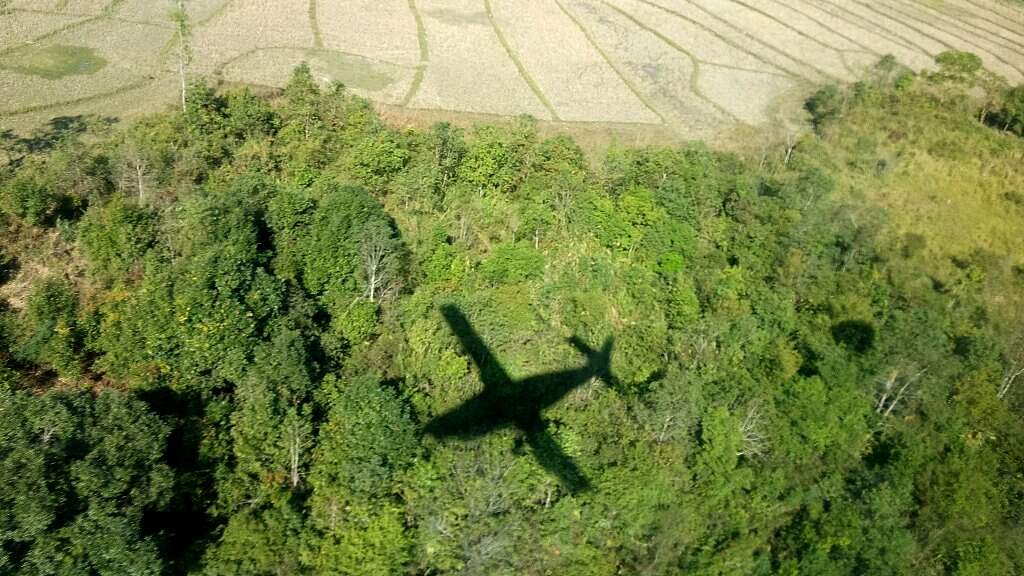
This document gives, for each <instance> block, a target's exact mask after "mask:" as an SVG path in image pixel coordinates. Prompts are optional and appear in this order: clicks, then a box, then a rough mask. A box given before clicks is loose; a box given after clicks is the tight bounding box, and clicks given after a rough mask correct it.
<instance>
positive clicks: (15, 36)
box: [0, 12, 82, 50]
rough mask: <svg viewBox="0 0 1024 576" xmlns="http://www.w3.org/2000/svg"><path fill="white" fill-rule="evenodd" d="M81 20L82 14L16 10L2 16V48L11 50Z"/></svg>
mask: <svg viewBox="0 0 1024 576" xmlns="http://www.w3.org/2000/svg"><path fill="white" fill-rule="evenodd" d="M80 20H82V17H81V16H69V15H66V14H44V13H40V12H14V13H12V14H8V15H6V16H0V21H2V22H3V25H2V26H0V48H2V49H8V50H9V49H11V48H13V47H16V46H18V45H20V44H23V43H26V42H31V41H32V40H34V39H36V38H38V37H40V36H43V35H45V34H49V33H51V32H54V31H56V30H60V29H61V28H64V27H65V26H68V25H70V24H73V23H75V22H78V21H80Z"/></svg>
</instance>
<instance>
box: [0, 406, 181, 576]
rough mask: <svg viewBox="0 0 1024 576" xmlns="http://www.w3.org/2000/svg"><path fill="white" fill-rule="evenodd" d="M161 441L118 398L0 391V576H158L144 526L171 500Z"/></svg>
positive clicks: (144, 415) (161, 434) (157, 425)
mask: <svg viewBox="0 0 1024 576" xmlns="http://www.w3.org/2000/svg"><path fill="white" fill-rule="evenodd" d="M167 435H168V427H167V426H166V424H164V423H163V422H161V420H160V419H159V418H157V417H156V416H154V415H153V414H152V413H150V412H149V411H148V410H147V409H146V407H145V405H143V404H142V403H141V402H139V401H138V400H135V399H133V398H131V397H129V396H127V395H125V394H123V393H119V392H105V393H103V394H100V395H99V396H96V397H93V396H91V395H90V394H89V393H77V394H64V393H60V392H49V393H47V394H44V395H40V396H35V395H31V394H26V393H22V392H11V391H9V390H4V389H0V438H2V439H3V442H2V443H0V470H2V472H3V475H4V477H5V478H7V479H9V480H10V481H9V482H5V483H4V485H3V487H0V509H2V510H3V511H2V512H0V527H2V529H0V570H2V571H4V572H8V571H10V572H12V573H24V574H52V573H54V571H55V570H58V571H59V572H60V573H65V574H100V575H110V576H113V575H115V574H127V573H131V574H144V575H153V576H156V575H158V574H160V573H161V565H162V561H161V558H160V555H159V553H158V550H157V547H156V543H155V542H154V540H153V539H152V537H150V536H148V535H146V532H145V530H144V528H143V518H144V516H145V515H146V514H147V513H150V512H156V511H159V510H161V509H162V508H163V507H164V506H165V505H166V503H167V501H168V498H169V496H170V489H171V483H172V472H171V470H170V468H169V467H168V466H167V465H166V464H165V463H164V462H163V461H162V459H163V453H164V448H165V442H166V439H167Z"/></svg>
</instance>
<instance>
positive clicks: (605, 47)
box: [0, 0, 1024, 144]
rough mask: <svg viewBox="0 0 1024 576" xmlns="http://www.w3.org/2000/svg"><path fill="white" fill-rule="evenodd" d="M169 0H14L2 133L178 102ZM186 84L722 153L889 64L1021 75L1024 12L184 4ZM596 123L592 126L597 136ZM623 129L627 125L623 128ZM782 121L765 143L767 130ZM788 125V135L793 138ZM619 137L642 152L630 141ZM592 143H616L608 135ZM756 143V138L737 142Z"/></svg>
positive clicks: (433, 2) (944, 5)
mask: <svg viewBox="0 0 1024 576" xmlns="http://www.w3.org/2000/svg"><path fill="white" fill-rule="evenodd" d="M174 4H175V2H172V1H171V0H13V1H12V2H10V3H9V4H8V8H7V9H6V11H5V12H3V13H0V24H2V25H0V56H2V59H3V62H13V64H8V65H7V66H6V67H5V66H3V65H2V64H0V102H3V105H2V109H0V114H2V116H0V122H2V124H3V127H4V128H11V129H15V130H18V131H24V130H27V129H29V128H31V127H33V126H35V125H38V124H39V123H40V122H42V121H45V120H47V119H49V118H52V117H55V116H60V115H68V114H89V113H97V114H101V115H104V116H117V117H130V116H134V115H139V114H142V113H146V112H150V111H154V110H157V109H160V108H161V107H164V106H167V105H169V104H172V103H173V102H174V101H175V98H176V91H175V90H174V88H173V87H174V85H175V82H176V79H175V60H174V59H175V54H176V50H175V49H174V44H173V42H174V40H173V24H172V22H171V20H170V17H169V13H170V11H171V9H172V8H173V7H174ZM186 6H187V8H188V11H189V14H190V21H191V28H192V33H193V40H192V48H193V52H194V55H195V57H194V59H193V61H192V64H191V74H192V75H193V76H198V75H204V76H211V77H213V78H214V79H216V80H218V81H224V82H232V83H249V84H253V85H265V86H271V87H273V86H280V85H281V83H282V82H283V81H284V78H286V72H287V71H288V70H289V69H290V68H291V67H292V66H293V65H295V64H296V63H298V62H299V61H302V60H308V61H310V63H311V66H312V68H313V69H314V71H315V72H316V74H317V78H318V79H319V80H321V81H324V82H325V83H326V82H331V81H341V82H344V83H346V84H347V85H348V86H349V87H350V88H351V89H352V90H353V91H354V92H356V93H358V94H361V95H363V96H366V97H369V98H371V99H373V100H374V101H376V102H378V103H380V104H383V105H388V106H394V105H403V106H405V107H406V108H407V109H408V111H407V112H403V113H402V114H395V112H394V110H390V111H389V116H396V115H397V116H406V117H410V118H412V117H415V118H429V117H433V116H437V115H442V116H446V117H452V116H460V115H465V116H464V118H474V117H476V116H475V115H477V114H484V115H517V114H530V115H533V116H535V117H537V118H539V119H541V120H543V121H547V122H549V123H550V125H551V126H555V127H558V128H559V129H569V130H571V131H573V132H574V133H575V134H613V135H615V134H634V133H639V131H641V130H645V129H646V130H650V133H651V134H652V135H653V136H652V137H651V139H652V140H654V141H661V140H662V138H663V137H664V135H665V134H670V135H671V137H672V139H675V140H681V139H710V140H716V141H722V140H725V141H728V140H731V139H733V138H734V136H735V134H737V133H746V130H747V128H751V127H752V128H756V129H760V130H761V131H762V132H772V133H775V132H778V131H779V129H780V128H782V130H783V131H787V130H789V129H788V128H787V127H790V126H797V125H799V117H798V116H797V115H796V114H795V113H794V111H798V110H799V102H801V101H802V99H803V98H804V97H806V96H807V95H808V94H809V93H810V91H811V90H812V89H813V88H814V86H816V85H819V84H821V83H822V82H827V81H835V80H840V81H846V80H851V79H854V78H856V77H858V76H859V75H860V74H861V73H862V71H863V70H864V69H865V67H866V66H868V65H870V64H871V63H872V62H874V61H875V60H877V59H878V58H879V57H881V56H882V55H885V54H892V55H893V56H895V57H896V58H897V60H899V61H900V62H901V63H903V64H905V65H907V66H909V67H911V68H913V69H922V68H927V67H930V66H931V65H932V59H933V57H934V56H935V55H936V54H937V53H939V52H942V51H945V50H950V49H956V50H963V51H969V52H973V53H975V54H978V55H979V56H980V57H981V58H982V59H983V61H984V63H985V65H986V67H988V68H989V69H990V70H993V71H994V72H996V73H998V74H1000V75H1002V76H1004V77H1005V78H1006V80H1007V81H1009V82H1011V83H1016V82H1020V81H1021V80H1022V79H1024V10H1021V9H1019V8H1018V7H1015V6H1013V5H1011V4H1009V3H1005V2H1002V1H1001V0H945V1H943V2H935V1H933V0H893V1H888V2H879V1H875V0H852V1H839V0H794V1H787V2H783V1H782V0H732V1H729V2H720V1H714V0H594V1H590V0H587V1H583V0H541V1H537V2H530V3H527V4H524V3H520V2H511V1H510V0H459V1H457V2H451V1H445V2H441V1H439V0H386V1H384V0H382V1H373V2H370V1H367V0H344V1H326V0H314V1H312V2H306V1H297V0H186ZM56 45H59V46H70V47H73V48H77V47H82V48H89V49H92V50H94V51H95V52H96V53H97V55H98V56H99V57H100V58H102V59H103V60H104V61H105V62H106V65H105V66H104V67H102V68H101V69H100V70H97V71H94V72H90V73H82V74H71V75H67V76H64V77H60V78H56V79H48V78H46V77H42V76H38V75H32V74H31V73H26V72H25V69H24V68H25V67H24V66H19V65H18V64H19V59H27V58H30V57H31V52H32V50H38V49H40V48H45V47H47V46H56ZM593 123H597V124H600V126H591V125H590V124H593ZM627 125H630V126H627ZM766 127H771V129H770V130H765V128H766ZM789 131H791V130H789ZM626 138H627V139H629V138H632V139H639V140H643V138H639V137H636V136H626ZM599 139H600V140H605V139H608V138H605V137H604V136H602V137H601V138H599ZM741 140H742V141H743V142H744V143H746V144H749V141H748V140H747V139H745V138H744V139H741Z"/></svg>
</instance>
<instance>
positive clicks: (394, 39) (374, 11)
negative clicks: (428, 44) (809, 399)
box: [317, 0, 420, 66]
mask: <svg viewBox="0 0 1024 576" xmlns="http://www.w3.org/2000/svg"><path fill="white" fill-rule="evenodd" d="M317 20H318V22H319V23H320V33H321V35H322V37H323V42H324V48H330V49H334V50H340V51H342V52H348V53H350V54H359V55H361V56H365V57H367V58H371V59H375V60H380V61H383V62H391V63H394V64H400V65H403V66H415V65H417V64H419V62H420V49H419V41H418V40H417V38H416V19H415V17H414V16H413V13H412V11H410V9H409V2H408V0H318V2H317Z"/></svg>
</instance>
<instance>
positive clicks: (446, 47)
mask: <svg viewBox="0 0 1024 576" xmlns="http://www.w3.org/2000/svg"><path fill="white" fill-rule="evenodd" d="M417 5H418V6H419V9H420V13H421V15H422V17H423V25H424V27H425V28H426V34H427V38H428V39H429V42H430V63H429V65H428V66H427V70H426V74H425V75H424V78H423V83H422V84H421V85H420V88H419V91H418V93H417V94H416V95H415V96H414V97H413V98H412V101H411V102H410V106H411V107H413V108H435V109H455V110H461V111H466V112H483V113H490V114H507V115H516V114H530V115H533V116H535V117H537V118H542V119H550V117H551V116H550V114H549V113H548V111H547V110H546V109H545V107H544V104H543V103H542V102H541V101H539V100H538V99H537V96H536V95H535V94H534V93H533V91H532V90H531V89H530V86H529V85H528V84H527V82H526V81H525V80H524V79H523V78H522V77H521V76H520V75H519V71H518V70H516V67H515V64H513V62H512V61H511V60H509V58H508V55H507V54H506V53H505V50H504V48H503V47H502V46H501V44H500V42H499V41H498V39H497V36H496V35H495V33H494V29H493V28H492V27H491V24H490V21H489V19H488V17H487V13H486V11H485V10H484V6H483V4H482V3H481V2H477V1H475V0H454V1H452V0H418V1H417Z"/></svg>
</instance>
